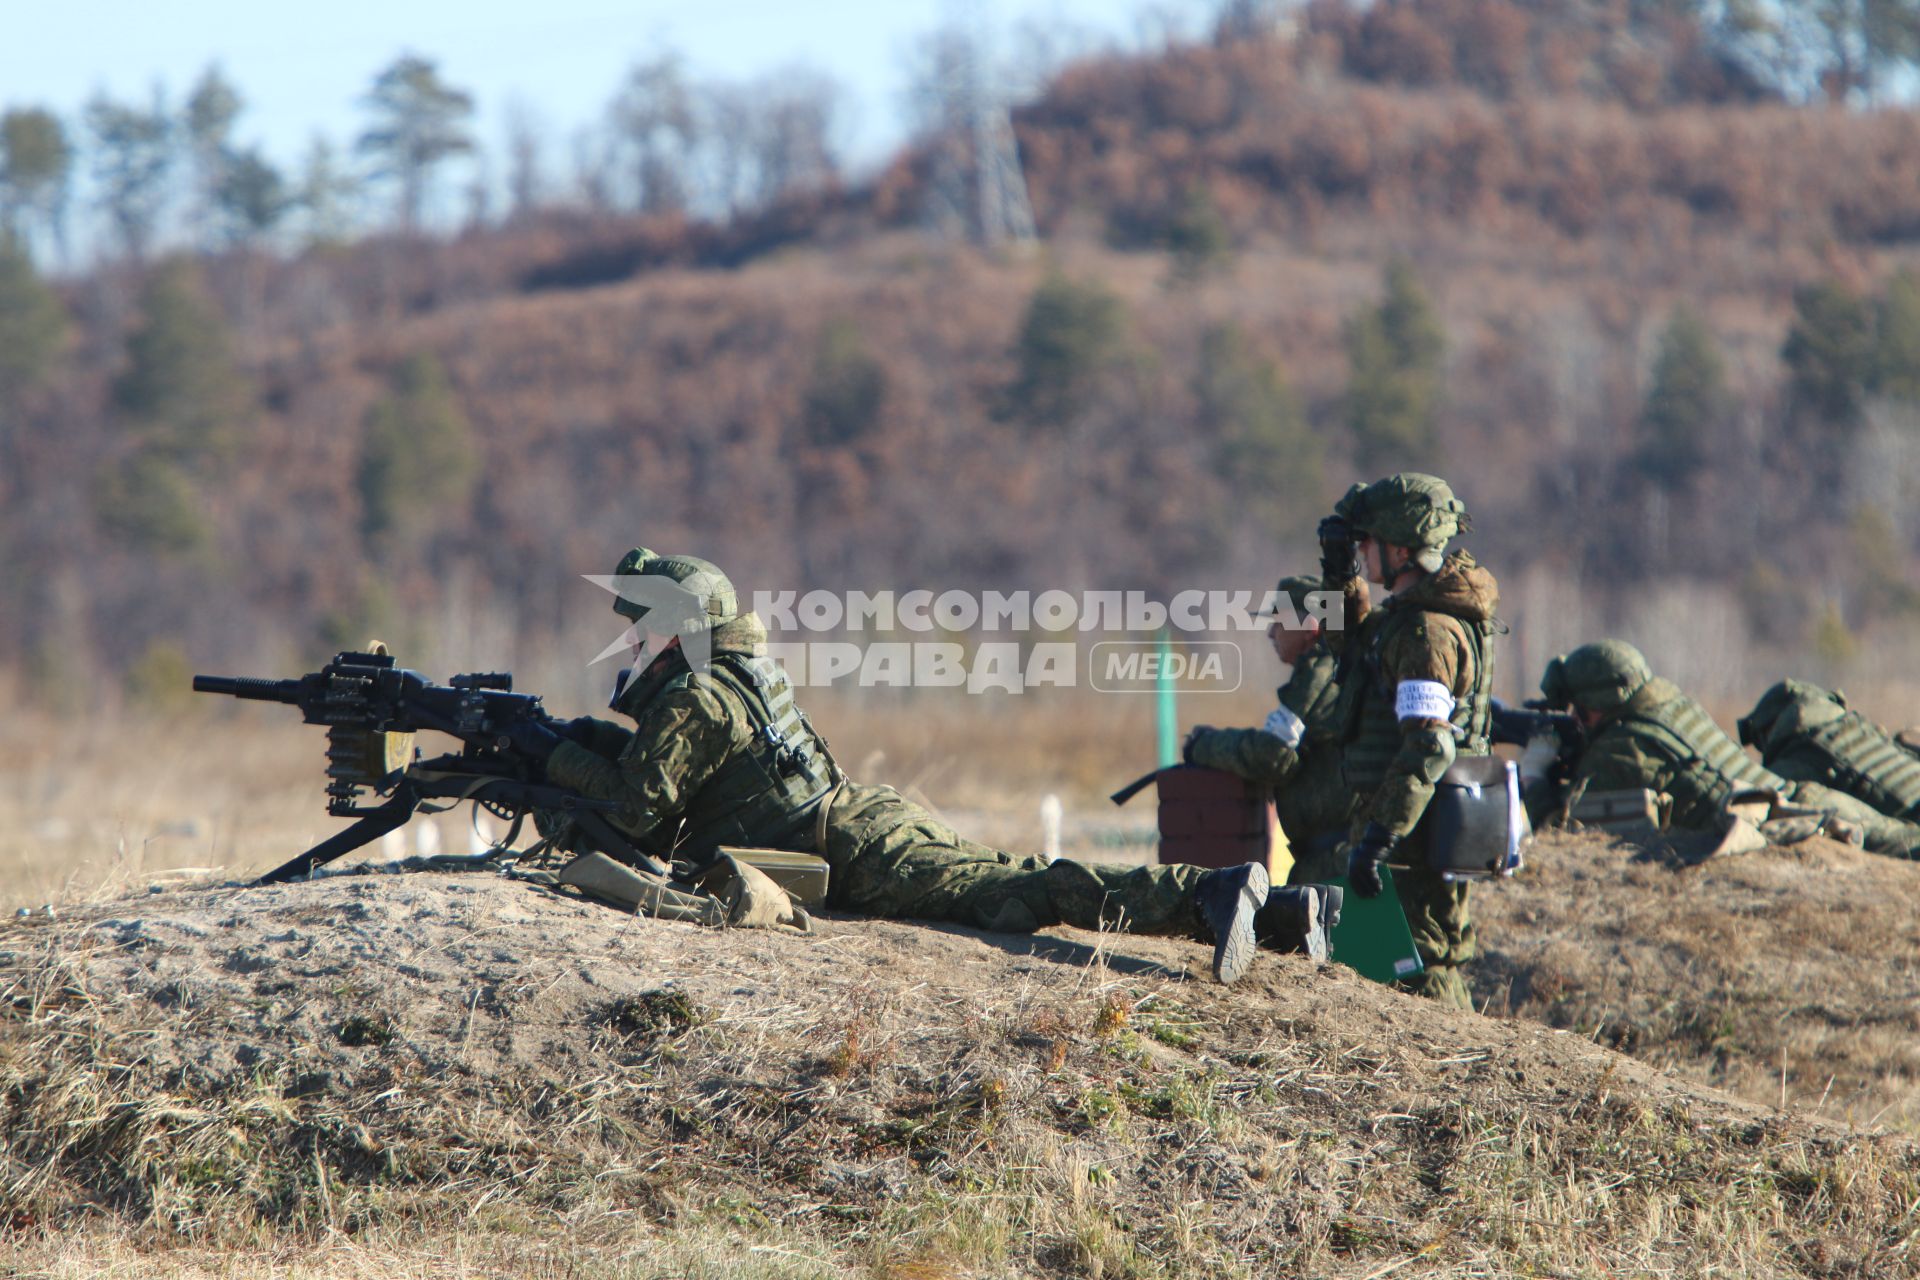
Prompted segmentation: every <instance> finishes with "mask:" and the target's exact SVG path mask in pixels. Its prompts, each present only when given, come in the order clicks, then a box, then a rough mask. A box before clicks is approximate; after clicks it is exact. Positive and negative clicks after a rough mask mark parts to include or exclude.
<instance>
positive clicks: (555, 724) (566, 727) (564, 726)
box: [547, 716, 599, 747]
mask: <svg viewBox="0 0 1920 1280" xmlns="http://www.w3.org/2000/svg"><path fill="white" fill-rule="evenodd" d="M597 723H599V722H598V721H596V720H595V719H594V718H593V717H592V716H575V717H574V718H573V719H571V720H548V721H547V728H549V729H551V730H553V731H554V732H555V733H557V734H559V735H560V736H561V737H563V738H565V739H566V740H567V741H568V742H577V743H579V744H580V745H581V746H583V747H584V746H586V745H587V744H588V743H590V742H592V741H593V727H594V725H596V724H597Z"/></svg>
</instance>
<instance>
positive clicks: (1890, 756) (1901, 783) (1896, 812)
mask: <svg viewBox="0 0 1920 1280" xmlns="http://www.w3.org/2000/svg"><path fill="white" fill-rule="evenodd" d="M1740 741H1741V742H1743V743H1745V744H1746V745H1747V746H1750V747H1754V748H1756V749H1757V750H1758V751H1759V752H1760V758H1761V760H1762V761H1763V762H1764V763H1765V764H1766V766H1767V768H1769V769H1771V770H1772V771H1773V772H1775V773H1777V774H1779V775H1780V776H1781V777H1783V778H1785V779H1786V780H1787V781H1789V782H1813V783H1818V784H1820V785H1821V786H1825V787H1831V788H1832V789H1833V790H1835V791H1841V792H1845V793H1846V794H1847V795H1850V796H1852V797H1853V798H1854V799H1856V800H1859V801H1861V802H1862V803H1865V804H1869V805H1872V806H1873V807H1874V808H1875V809H1877V810H1879V811H1880V812H1881V813H1884V814H1886V815H1887V816H1889V817H1893V818H1903V819H1905V820H1906V821H1908V822H1914V821H1920V759H1917V758H1915V756H1914V755H1913V753H1912V752H1910V751H1908V750H1907V749H1906V748H1905V747H1903V746H1901V745H1900V744H1899V743H1898V742H1897V741H1895V740H1894V739H1893V738H1892V737H1890V736H1889V735H1888V734H1887V732H1886V730H1884V729H1882V728H1881V727H1880V726H1879V725H1877V724H1875V723H1874V722H1873V721H1871V720H1869V719H1867V718H1866V717H1865V716H1863V715H1861V714H1860V713H1859V712H1858V711H1849V710H1848V709H1847V698H1846V695H1845V694H1843V693H1841V692H1839V691H1838V690H1833V689H1822V688H1821V687H1820V686H1819V685H1817V684H1805V683H1803V682H1801V681H1799V680H1782V681H1781V682H1780V683H1779V684H1776V685H1774V686H1773V688H1771V689H1769V690H1767V691H1766V692H1765V693H1764V694H1762V695H1761V696H1760V701H1759V702H1758V703H1757V704H1755V706H1754V708H1753V710H1752V711H1750V712H1748V713H1747V714H1746V715H1745V716H1743V717H1742V718H1741V720H1740Z"/></svg>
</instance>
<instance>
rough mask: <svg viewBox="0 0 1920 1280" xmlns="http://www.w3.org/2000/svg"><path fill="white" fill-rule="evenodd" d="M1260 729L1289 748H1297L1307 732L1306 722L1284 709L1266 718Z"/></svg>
mask: <svg viewBox="0 0 1920 1280" xmlns="http://www.w3.org/2000/svg"><path fill="white" fill-rule="evenodd" d="M1260 727H1261V728H1262V729H1264V730H1266V731H1267V732H1268V733H1270V734H1272V735H1273V736H1274V737H1276V738H1278V739H1280V741H1282V742H1284V743H1286V744H1287V745H1288V746H1289V747H1298V746H1299V745H1300V739H1301V738H1302V737H1303V736H1304V735H1305V734H1306V732H1307V724H1306V721H1304V720H1302V719H1301V718H1300V717H1299V716H1297V715H1295V714H1293V712H1292V711H1289V710H1288V709H1287V708H1286V707H1280V708H1278V709H1276V710H1275V711H1274V713H1273V714H1272V715H1270V716H1268V717H1267V722H1266V723H1265V724H1263V725H1261V726H1260Z"/></svg>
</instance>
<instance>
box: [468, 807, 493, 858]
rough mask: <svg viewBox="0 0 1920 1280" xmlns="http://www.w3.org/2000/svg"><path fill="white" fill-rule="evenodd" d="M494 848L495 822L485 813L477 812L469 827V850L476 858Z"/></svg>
mask: <svg viewBox="0 0 1920 1280" xmlns="http://www.w3.org/2000/svg"><path fill="white" fill-rule="evenodd" d="M491 848H493V823H491V822H489V821H487V817H486V815H485V814H482V813H476V814H474V815H473V821H472V823H470V824H469V825H468V827H467V852H468V853H470V854H472V855H474V856H475V857H476V858H477V857H479V856H480V855H481V854H483V853H485V852H486V851H487V850H489V849H491Z"/></svg>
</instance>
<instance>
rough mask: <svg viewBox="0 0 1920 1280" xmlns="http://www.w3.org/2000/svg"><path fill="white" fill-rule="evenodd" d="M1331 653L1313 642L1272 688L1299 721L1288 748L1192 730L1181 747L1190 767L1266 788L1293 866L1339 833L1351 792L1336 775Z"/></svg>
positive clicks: (1232, 732)
mask: <svg viewBox="0 0 1920 1280" xmlns="http://www.w3.org/2000/svg"><path fill="white" fill-rule="evenodd" d="M1337 665H1338V662H1337V660H1336V659H1335V658H1334V656H1333V652H1332V650H1330V649H1328V648H1327V647H1326V646H1325V645H1317V646H1315V647H1314V648H1313V649H1312V650H1311V651H1309V652H1308V653H1307V654H1306V655H1305V656H1303V657H1302V658H1301V659H1300V661H1299V662H1297V663H1295V664H1294V668H1293V673H1292V674H1291V675H1290V676H1289V677H1288V678H1287V682H1286V683H1285V684H1284V685H1282V686H1280V690H1279V699H1280V705H1281V706H1283V707H1285V708H1287V710H1289V711H1291V712H1293V713H1294V714H1295V715H1297V716H1299V717H1300V719H1301V721H1302V723H1303V724H1304V725H1305V728H1304V730H1303V731H1302V733H1301V736H1300V745H1299V746H1297V747H1290V746H1288V745H1287V744H1286V743H1285V742H1283V741H1282V740H1281V739H1280V738H1279V737H1277V736H1276V735H1274V734H1271V733H1268V732H1267V731H1266V730H1264V729H1211V728H1204V727H1203V728H1200V729H1197V730H1195V731H1194V735H1193V738H1192V740H1191V741H1190V742H1189V743H1188V745H1187V759H1188V760H1189V761H1190V762H1191V763H1193V764H1199V765H1205V766H1207V767H1208V768H1210V769H1221V770H1224V771H1226V772H1227V773H1231V774H1234V775H1236V776H1238V777H1242V778H1245V779H1247V781H1249V782H1252V783H1254V784H1255V785H1257V786H1262V787H1267V788H1269V789H1271V790H1272V791H1273V802H1274V808H1275V810H1276V811H1277V812H1278V813H1279V815H1280V826H1281V829H1282V830H1284V831H1285V832H1286V833H1287V843H1288V844H1289V845H1290V846H1291V847H1292V849H1293V854H1294V858H1295V859H1296V863H1299V862H1300V861H1302V860H1304V859H1306V858H1307V857H1308V856H1309V854H1310V852H1311V851H1312V850H1314V849H1315V848H1316V847H1318V846H1321V845H1324V844H1326V843H1327V841H1328V839H1329V838H1330V837H1339V836H1344V835H1345V834H1346V831H1347V819H1348V815H1349V813H1350V811H1351V810H1352V808H1353V793H1352V792H1351V791H1349V790H1348V789H1347V785H1346V783H1345V782H1343V781H1342V780H1341V777H1340V717H1339V700H1340V686H1339V685H1338V684H1337V683H1336V682H1335V680H1334V669H1335V667H1336V666H1337Z"/></svg>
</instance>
